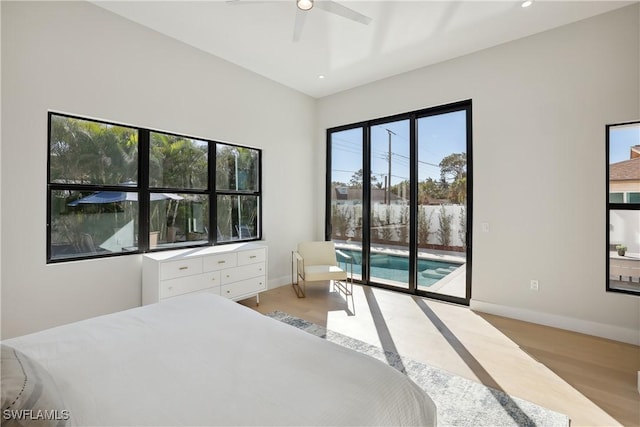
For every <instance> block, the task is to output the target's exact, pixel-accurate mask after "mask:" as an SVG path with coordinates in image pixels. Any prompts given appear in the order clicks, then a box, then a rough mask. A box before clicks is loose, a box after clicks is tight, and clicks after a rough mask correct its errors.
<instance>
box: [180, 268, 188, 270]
mask: <svg viewBox="0 0 640 427" xmlns="http://www.w3.org/2000/svg"><path fill="white" fill-rule="evenodd" d="M188 269H189V267H180V268H179V270H188Z"/></svg>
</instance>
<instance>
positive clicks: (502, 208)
mask: <svg viewBox="0 0 640 427" xmlns="http://www.w3.org/2000/svg"><path fill="white" fill-rule="evenodd" d="M639 15H640V13H639V11H638V5H637V4H636V5H632V6H629V7H626V8H623V9H620V10H617V11H614V12H611V13H608V14H605V15H601V16H599V17H595V18H592V19H589V20H585V21H581V22H578V23H575V24H572V25H568V26H565V27H561V28H558V29H555V30H551V31H548V32H545V33H541V34H538V35H535V36H532V37H528V38H525V39H521V40H518V41H515V42H511V43H508V44H504V45H501V46H498V47H494V48H491V49H487V50H484V51H481V52H478V53H475V54H472V55H468V56H465V57H461V58H458V59H455V60H451V61H447V62H444V63H441V64H438V65H434V66H431V67H427V68H423V69H420V70H417V71H414V72H410V73H406V74H402V75H399V76H395V77H392V78H389V79H385V80H382V81H379V82H376V83H372V84H368V85H366V86H362V87H359V88H356V89H353V90H350V91H346V92H342V93H339V94H336V95H333V96H329V97H326V98H323V99H321V100H320V101H319V103H318V123H317V126H318V128H317V135H316V138H317V139H318V141H324V133H325V129H326V128H329V127H332V126H338V125H343V124H348V123H354V122H358V121H361V120H366V119H372V118H378V117H385V116H388V115H392V114H395V113H402V112H407V111H412V110H417V109H421V108H425V107H430V106H435V105H439V104H445V103H449V102H453V101H458V100H463V99H469V98H470V99H472V100H473V162H474V164H473V166H474V176H473V180H474V181H473V187H474V188H473V194H474V206H473V208H474V211H473V265H472V274H473V285H472V286H473V291H472V308H477V309H479V310H484V311H490V312H494V313H496V314H504V315H508V316H511V317H516V318H522V319H525V320H532V321H536V322H539V323H545V324H550V325H554V326H560V327H565V328H567V329H573V330H578V331H581V332H587V333H591V334H594V335H600V336H608V337H611V338H615V339H619V340H624V341H629V342H635V343H640V334H639V333H638V331H639V330H640V298H639V297H637V296H631V295H624V294H614V293H606V292H605V278H606V275H605V260H606V253H607V252H606V251H607V244H606V242H605V232H606V224H605V222H606V219H605V201H606V198H605V158H604V154H605V125H606V124H608V123H617V122H624V121H631V120H636V119H639V118H640V105H639V103H640V90H639V85H638V82H639V75H640V70H639V61H640V58H639V51H640V45H639V39H640V37H639V35H640V34H639ZM425 48H428V46H425ZM316 149H317V151H318V155H317V158H318V159H320V160H318V162H322V161H324V144H323V143H319V144H318V145H317V147H316ZM318 167H320V163H319V164H318ZM316 191H317V194H318V197H317V199H316V203H317V206H319V207H320V206H323V205H322V203H323V202H324V198H323V194H324V192H323V191H324V189H323V188H322V182H320V181H318V182H316ZM483 222H488V223H490V232H489V233H483V232H481V227H480V224H481V223H483ZM322 227H323V223H322V221H319V222H318V224H317V232H318V233H319V232H320V231H321V229H322ZM531 279H538V280H539V283H540V290H539V291H538V292H533V291H531V290H529V282H530V280H531Z"/></svg>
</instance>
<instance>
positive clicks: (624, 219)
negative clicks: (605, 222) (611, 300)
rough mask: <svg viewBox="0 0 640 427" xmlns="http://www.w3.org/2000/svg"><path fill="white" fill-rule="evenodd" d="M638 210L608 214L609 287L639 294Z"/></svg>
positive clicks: (639, 246)
mask: <svg viewBox="0 0 640 427" xmlns="http://www.w3.org/2000/svg"><path fill="white" fill-rule="evenodd" d="M639 236H640V210H612V211H610V213H609V287H610V288H612V289H619V290H626V291H636V292H640V237H639Z"/></svg>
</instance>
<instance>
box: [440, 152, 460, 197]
mask: <svg viewBox="0 0 640 427" xmlns="http://www.w3.org/2000/svg"><path fill="white" fill-rule="evenodd" d="M440 179H441V182H442V183H443V185H444V186H446V187H447V189H446V197H447V198H448V199H449V200H450V201H452V202H454V203H458V204H460V203H463V202H464V201H465V200H466V199H467V155H466V153H453V154H450V155H448V156H446V157H445V158H443V159H442V161H441V162H440ZM449 181H451V184H449Z"/></svg>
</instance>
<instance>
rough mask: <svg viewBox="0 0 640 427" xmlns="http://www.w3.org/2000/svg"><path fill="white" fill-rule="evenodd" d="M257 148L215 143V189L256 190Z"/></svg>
mask: <svg viewBox="0 0 640 427" xmlns="http://www.w3.org/2000/svg"><path fill="white" fill-rule="evenodd" d="M259 163H260V162H259V156H258V150H253V149H251V148H246V147H236V146H233V145H225V144H217V152H216V189H218V190H229V191H258V188H259V170H258V166H259Z"/></svg>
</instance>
